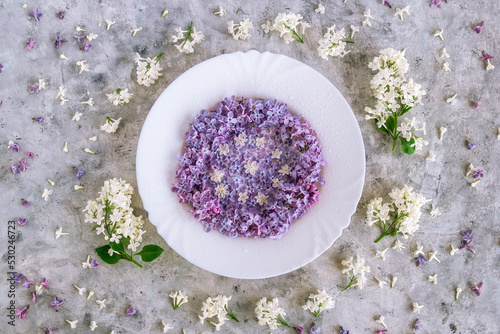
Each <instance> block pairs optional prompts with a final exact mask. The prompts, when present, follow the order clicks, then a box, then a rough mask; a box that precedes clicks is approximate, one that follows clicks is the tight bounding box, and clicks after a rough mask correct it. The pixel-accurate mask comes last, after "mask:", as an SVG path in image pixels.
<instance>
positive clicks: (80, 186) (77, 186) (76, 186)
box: [73, 184, 85, 190]
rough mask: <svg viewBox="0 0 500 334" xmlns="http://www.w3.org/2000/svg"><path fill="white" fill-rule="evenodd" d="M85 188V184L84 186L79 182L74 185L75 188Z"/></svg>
mask: <svg viewBox="0 0 500 334" xmlns="http://www.w3.org/2000/svg"><path fill="white" fill-rule="evenodd" d="M83 188H85V187H84V186H82V185H79V184H75V185H74V186H73V189H75V190H80V189H83Z"/></svg>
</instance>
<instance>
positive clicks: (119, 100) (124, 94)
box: [106, 88, 134, 106]
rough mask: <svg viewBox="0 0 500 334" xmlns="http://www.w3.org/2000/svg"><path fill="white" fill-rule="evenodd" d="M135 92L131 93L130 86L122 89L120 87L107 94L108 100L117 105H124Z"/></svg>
mask: <svg viewBox="0 0 500 334" xmlns="http://www.w3.org/2000/svg"><path fill="white" fill-rule="evenodd" d="M133 95H134V94H132V93H129V91H128V88H125V89H121V88H118V89H117V90H115V91H114V92H113V93H111V94H106V97H107V98H108V101H109V102H111V103H113V105H115V106H123V105H124V104H125V103H129V102H130V99H131V98H132V96H133Z"/></svg>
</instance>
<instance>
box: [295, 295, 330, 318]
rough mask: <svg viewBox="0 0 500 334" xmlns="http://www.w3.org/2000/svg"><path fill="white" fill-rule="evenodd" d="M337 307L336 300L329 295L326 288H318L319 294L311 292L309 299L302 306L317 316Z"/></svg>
mask: <svg viewBox="0 0 500 334" xmlns="http://www.w3.org/2000/svg"><path fill="white" fill-rule="evenodd" d="M334 307H335V301H334V300H333V298H332V297H331V296H329V295H328V294H327V293H326V291H325V290H323V291H320V290H318V293H317V294H310V295H309V299H308V300H307V302H306V304H305V305H302V308H303V309H304V310H306V311H310V312H311V313H312V314H314V315H315V316H316V317H318V316H319V314H320V313H321V312H323V311H325V310H330V309H333V308H334Z"/></svg>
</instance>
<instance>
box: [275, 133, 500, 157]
mask: <svg viewBox="0 0 500 334" xmlns="http://www.w3.org/2000/svg"><path fill="white" fill-rule="evenodd" d="M499 133H500V128H499ZM281 153H283V152H282V151H280V150H279V149H278V148H277V149H275V150H274V151H273V152H272V153H271V157H272V158H273V159H279V158H280V157H281Z"/></svg>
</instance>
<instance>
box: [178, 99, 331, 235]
mask: <svg viewBox="0 0 500 334" xmlns="http://www.w3.org/2000/svg"><path fill="white" fill-rule="evenodd" d="M186 144H187V145H186V146H185V148H184V153H183V154H182V155H179V165H180V168H179V169H178V170H177V172H176V178H177V180H178V183H176V184H175V185H173V187H172V191H174V192H176V193H177V196H178V197H179V201H180V202H181V203H190V204H192V206H193V210H192V212H193V214H194V216H195V218H197V219H198V221H200V222H201V223H202V224H203V225H204V226H205V230H206V231H207V232H208V231H211V230H217V231H219V232H220V233H223V234H225V235H226V236H229V237H261V238H266V237H269V238H272V239H279V238H280V237H282V236H283V234H284V233H286V232H287V231H288V229H289V227H290V226H291V224H292V222H293V221H294V220H295V219H298V218H300V217H301V216H302V215H303V214H304V213H305V212H307V211H308V210H309V209H310V208H311V206H312V205H313V204H315V203H316V202H317V201H318V196H319V190H318V186H317V184H318V183H319V184H324V179H323V178H322V177H321V176H320V172H321V168H322V166H324V165H325V164H326V162H325V160H324V158H323V154H322V151H321V146H320V145H319V143H318V140H317V138H316V132H315V131H314V130H313V129H312V128H311V127H310V126H309V124H308V123H307V122H305V121H303V120H301V118H300V117H298V116H294V115H292V114H291V113H290V112H289V111H288V110H287V105H286V104H284V103H281V102H278V101H276V100H274V101H261V100H253V99H242V100H241V101H237V100H236V98H235V97H234V96H233V97H231V98H225V99H224V100H223V101H221V102H219V103H218V105H217V108H216V109H214V110H211V111H207V110H202V111H201V112H200V113H199V114H198V115H197V116H196V117H195V118H194V120H193V122H192V123H191V124H190V128H189V130H188V132H187V133H186Z"/></svg>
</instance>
